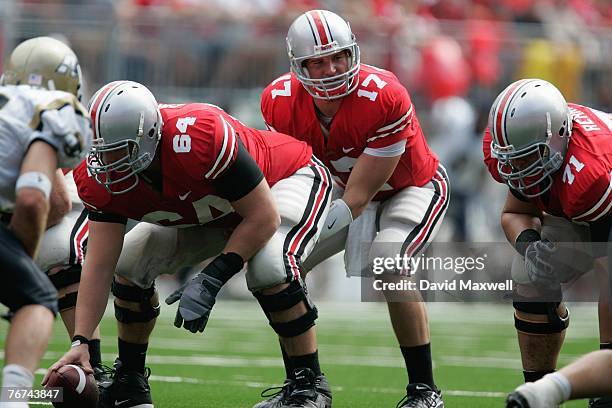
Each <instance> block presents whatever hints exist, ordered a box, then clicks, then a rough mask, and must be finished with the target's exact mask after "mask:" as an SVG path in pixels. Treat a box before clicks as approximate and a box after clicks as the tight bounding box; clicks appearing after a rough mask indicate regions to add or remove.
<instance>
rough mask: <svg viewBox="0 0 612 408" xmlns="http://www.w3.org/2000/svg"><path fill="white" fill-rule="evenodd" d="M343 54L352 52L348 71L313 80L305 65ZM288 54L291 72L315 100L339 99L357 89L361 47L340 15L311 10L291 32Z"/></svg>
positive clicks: (301, 17)
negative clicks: (308, 61) (316, 59)
mask: <svg viewBox="0 0 612 408" xmlns="http://www.w3.org/2000/svg"><path fill="white" fill-rule="evenodd" d="M342 51H348V53H349V69H348V70H347V72H344V73H341V74H338V75H334V76H332V77H328V78H318V79H315V78H311V77H310V75H309V73H308V69H307V68H306V66H305V63H306V61H307V60H308V59H310V58H320V57H326V56H329V55H333V54H336V53H339V52H342ZM287 52H288V54H289V60H290V63H291V71H292V72H293V73H294V74H295V75H296V77H297V79H298V80H299V81H300V82H301V83H302V85H303V86H304V88H306V90H307V91H308V93H310V94H311V95H312V96H313V97H315V98H318V99H328V100H331V99H338V98H342V97H344V96H346V95H348V94H349V93H351V92H352V91H353V90H355V88H356V87H357V85H358V83H357V74H358V73H359V46H358V45H357V43H356V42H355V35H354V34H353V32H352V31H351V26H350V25H349V23H348V22H347V21H344V19H342V17H340V16H339V15H337V14H335V13H332V12H331V11H327V10H311V11H308V12H306V13H304V14H302V15H301V16H299V17H298V18H296V19H295V21H294V22H293V23H292V24H291V26H290V27H289V32H288V33H287Z"/></svg>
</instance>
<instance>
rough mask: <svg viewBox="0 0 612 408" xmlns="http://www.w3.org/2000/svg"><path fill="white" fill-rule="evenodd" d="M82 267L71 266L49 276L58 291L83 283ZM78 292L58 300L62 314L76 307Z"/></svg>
mask: <svg viewBox="0 0 612 408" xmlns="http://www.w3.org/2000/svg"><path fill="white" fill-rule="evenodd" d="M81 269H82V266H81V265H71V266H69V267H67V268H66V269H63V270H61V271H59V272H57V273H54V274H53V275H48V276H49V279H50V280H51V283H53V286H55V289H57V290H58V291H59V290H61V289H64V288H67V287H69V286H70V285H74V284H75V283H79V282H80V281H81ZM77 295H78V291H76V292H71V293H67V294H65V295H64V296H62V297H61V298H59V299H58V300H57V303H58V306H59V310H60V312H63V311H66V310H69V309H72V308H74V307H76V302H77Z"/></svg>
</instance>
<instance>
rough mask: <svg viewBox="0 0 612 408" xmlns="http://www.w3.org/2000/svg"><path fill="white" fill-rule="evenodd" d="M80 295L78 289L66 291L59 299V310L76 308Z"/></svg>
mask: <svg viewBox="0 0 612 408" xmlns="http://www.w3.org/2000/svg"><path fill="white" fill-rule="evenodd" d="M78 295H79V292H78V291H77V292H71V293H66V294H65V295H64V296H62V297H61V298H59V299H57V305H58V307H59V311H60V312H65V311H66V310H69V309H74V308H75V307H76V303H77V297H78Z"/></svg>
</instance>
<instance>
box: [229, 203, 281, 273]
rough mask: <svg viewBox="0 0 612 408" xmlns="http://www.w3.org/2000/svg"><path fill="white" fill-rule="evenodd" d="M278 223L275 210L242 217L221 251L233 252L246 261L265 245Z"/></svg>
mask: <svg viewBox="0 0 612 408" xmlns="http://www.w3.org/2000/svg"><path fill="white" fill-rule="evenodd" d="M279 225H280V219H279V217H278V213H277V212H276V211H273V212H268V211H266V212H265V213H262V214H260V216H258V217H255V218H251V219H243V220H242V221H241V222H240V224H238V226H237V227H236V229H235V230H234V232H233V233H232V235H231V236H230V238H229V240H228V242H227V244H226V246H225V249H224V250H223V252H224V253H228V252H235V253H237V254H238V255H240V256H241V257H242V259H244V260H245V261H246V260H248V259H250V258H251V257H252V256H253V255H255V254H256V253H257V251H259V250H260V249H261V248H263V246H264V245H266V243H267V242H268V241H269V240H270V238H272V236H273V235H274V233H275V232H276V230H277V229H278V227H279Z"/></svg>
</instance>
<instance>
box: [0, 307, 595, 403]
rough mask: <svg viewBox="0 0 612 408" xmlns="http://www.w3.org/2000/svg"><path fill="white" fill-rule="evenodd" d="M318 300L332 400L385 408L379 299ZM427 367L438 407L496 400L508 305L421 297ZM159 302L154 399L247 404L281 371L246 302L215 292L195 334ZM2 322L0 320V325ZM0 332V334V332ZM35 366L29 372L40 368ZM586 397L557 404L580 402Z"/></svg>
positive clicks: (393, 390)
mask: <svg viewBox="0 0 612 408" xmlns="http://www.w3.org/2000/svg"><path fill="white" fill-rule="evenodd" d="M318 306H319V316H320V318H319V321H318V334H319V355H320V359H321V365H322V368H323V369H324V372H325V373H326V375H327V377H328V379H329V382H330V384H331V386H332V389H333V393H334V406H335V407H391V408H393V407H395V404H396V402H397V401H398V400H399V399H400V398H401V397H402V391H403V388H404V387H405V382H406V373H405V369H404V368H403V363H402V358H401V354H400V352H399V349H398V348H397V347H396V345H395V339H394V337H393V336H392V332H391V327H390V324H389V322H388V315H387V311H386V306H385V305H384V304H372V303H370V304H364V303H327V302H318ZM595 307H596V306H595V305H593V304H582V305H573V306H572V322H571V325H570V328H569V330H568V334H567V338H566V342H565V346H564V349H563V352H562V358H561V364H567V363H568V362H570V361H571V360H573V359H575V358H576V357H577V356H579V355H581V354H583V353H585V352H587V351H590V350H593V349H595V348H597V346H598V338H597V334H596V333H597V329H596V321H597V318H596V312H595ZM428 308H429V317H430V322H431V333H432V339H433V359H434V369H435V371H434V372H435V375H436V379H437V383H438V385H439V386H440V387H441V388H442V389H443V391H444V399H445V403H446V407H450V408H454V407H470V408H477V407H503V400H504V396H505V394H506V393H507V392H508V391H510V390H511V389H512V388H514V387H515V386H516V385H517V384H519V383H520V382H521V379H522V375H521V371H520V360H519V354H518V349H517V345H516V338H515V337H516V335H515V332H514V329H513V320H512V310H511V307H510V306H503V305H484V304H473V305H467V304H459V303H455V304H451V303H447V304H429V305H428ZM174 310H175V308H174V307H172V308H171V307H166V308H165V310H164V311H163V312H162V315H161V317H160V319H159V320H158V324H157V327H156V329H155V332H154V336H153V339H152V341H151V343H150V346H149V354H148V365H149V366H150V367H151V369H152V376H151V378H150V382H151V387H152V391H153V399H154V402H155V406H156V407H164V408H165V407H169V408H170V407H172V408H174V407H176V408H178V407H214V408H217V407H219V408H221V407H232V408H236V407H251V406H252V405H253V404H254V403H255V402H257V401H259V393H260V391H261V390H262V389H263V388H266V387H268V386H272V385H275V384H277V383H279V382H281V381H282V379H283V373H284V371H283V369H282V365H281V359H280V357H278V346H277V341H276V338H275V336H274V334H273V332H272V330H271V329H270V328H269V326H268V325H267V321H266V320H265V318H264V316H263V314H262V313H261V311H260V310H259V306H258V304H257V303H256V302H254V301H252V302H246V301H245V302H235V301H223V300H221V301H219V302H218V303H217V305H216V306H215V310H214V312H213V315H212V318H211V321H210V322H209V324H208V327H207V328H206V331H205V333H204V334H203V335H202V334H191V333H189V332H187V331H185V330H183V329H181V330H179V329H176V328H175V327H174V326H173V325H172V321H173V314H174ZM108 311H112V308H111V307H109V308H108V309H107V316H106V317H105V319H104V322H103V327H102V329H103V339H102V352H103V359H104V360H105V362H106V363H107V364H110V363H111V362H112V360H113V359H114V357H115V353H116V340H115V337H114V336H115V333H116V329H115V323H114V320H113V319H112V318H111V317H112V316H111V315H110V314H109V313H108ZM7 326H8V325H7V324H6V323H5V322H2V323H0V332H1V333H3V334H4V333H5V332H6V328H7ZM2 337H4V335H3V336H2ZM67 345H68V339H67V337H66V335H65V333H64V331H63V326H62V325H61V323H59V322H58V323H57V324H56V330H55V334H54V337H53V339H52V341H51V344H50V345H49V350H48V352H47V354H46V355H45V360H44V362H43V364H42V365H43V367H47V366H49V365H50V364H51V363H52V362H53V361H55V360H56V359H57V358H58V357H59V356H61V354H62V353H63V352H64V351H65V350H66V348H67ZM42 373H43V370H39V373H37V374H39V375H37V381H38V380H39V379H40V378H41V377H42ZM586 405H587V403H586V401H580V402H573V403H571V404H566V407H586Z"/></svg>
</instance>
